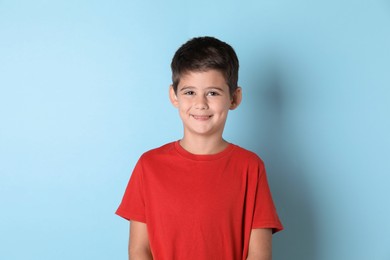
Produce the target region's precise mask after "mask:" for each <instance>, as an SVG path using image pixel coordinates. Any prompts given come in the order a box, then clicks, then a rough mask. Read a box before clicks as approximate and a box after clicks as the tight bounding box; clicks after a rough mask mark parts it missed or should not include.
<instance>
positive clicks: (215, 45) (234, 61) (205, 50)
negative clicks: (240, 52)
mask: <svg viewBox="0 0 390 260" xmlns="http://www.w3.org/2000/svg"><path fill="white" fill-rule="evenodd" d="M238 68H239V62H238V58H237V55H236V53H235V51H234V49H233V48H232V47H231V46H230V45H229V44H227V43H225V42H223V41H220V40H218V39H216V38H214V37H209V36H207V37H196V38H192V39H190V40H189V41H187V42H186V43H185V44H183V45H182V46H181V47H180V48H179V49H178V50H177V51H176V53H175V55H174V56H173V59H172V63H171V69H172V86H173V89H174V91H175V93H176V92H177V86H178V85H179V82H180V77H181V76H182V75H183V74H185V73H187V72H189V71H207V70H210V69H215V70H219V71H220V72H221V73H222V74H223V76H224V78H225V81H226V83H227V85H228V86H229V91H230V95H232V94H233V93H234V91H235V90H236V89H237V82H238Z"/></svg>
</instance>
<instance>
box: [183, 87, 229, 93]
mask: <svg viewBox="0 0 390 260" xmlns="http://www.w3.org/2000/svg"><path fill="white" fill-rule="evenodd" d="M194 88H196V87H193V86H183V87H182V88H181V89H179V91H183V90H189V89H194ZM205 89H206V90H210V89H216V90H219V91H221V92H224V91H225V90H224V89H223V88H221V87H213V86H211V87H206V88H205Z"/></svg>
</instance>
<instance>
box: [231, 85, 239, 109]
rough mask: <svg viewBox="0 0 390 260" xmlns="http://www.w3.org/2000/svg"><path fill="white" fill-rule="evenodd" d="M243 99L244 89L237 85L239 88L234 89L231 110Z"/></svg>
mask: <svg viewBox="0 0 390 260" xmlns="http://www.w3.org/2000/svg"><path fill="white" fill-rule="evenodd" d="M241 100H242V89H241V87H237V89H236V90H235V91H234V93H233V96H232V101H231V105H230V110H234V109H236V108H237V107H238V106H239V105H240V104H241Z"/></svg>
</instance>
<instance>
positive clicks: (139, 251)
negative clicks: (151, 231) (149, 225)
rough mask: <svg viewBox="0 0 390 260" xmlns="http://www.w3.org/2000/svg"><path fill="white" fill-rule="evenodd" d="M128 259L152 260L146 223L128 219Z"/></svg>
mask: <svg viewBox="0 0 390 260" xmlns="http://www.w3.org/2000/svg"><path fill="white" fill-rule="evenodd" d="M129 259H131V260H152V259H153V257H152V252H151V251H150V245H149V238H148V232H147V229H146V224H145V223H142V222H138V221H133V220H132V221H130V239H129Z"/></svg>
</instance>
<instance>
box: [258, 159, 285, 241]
mask: <svg viewBox="0 0 390 260" xmlns="http://www.w3.org/2000/svg"><path fill="white" fill-rule="evenodd" d="M252 228H272V231H273V233H276V232H278V231H281V230H283V226H282V223H281V221H280V220H279V217H278V214H277V211H276V208H275V205H274V202H273V199H272V195H271V191H270V188H269V185H268V180H267V174H266V171H265V168H264V164H263V163H261V164H260V167H259V178H258V183H257V189H256V195H255V207H254V215H253V223H252Z"/></svg>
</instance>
